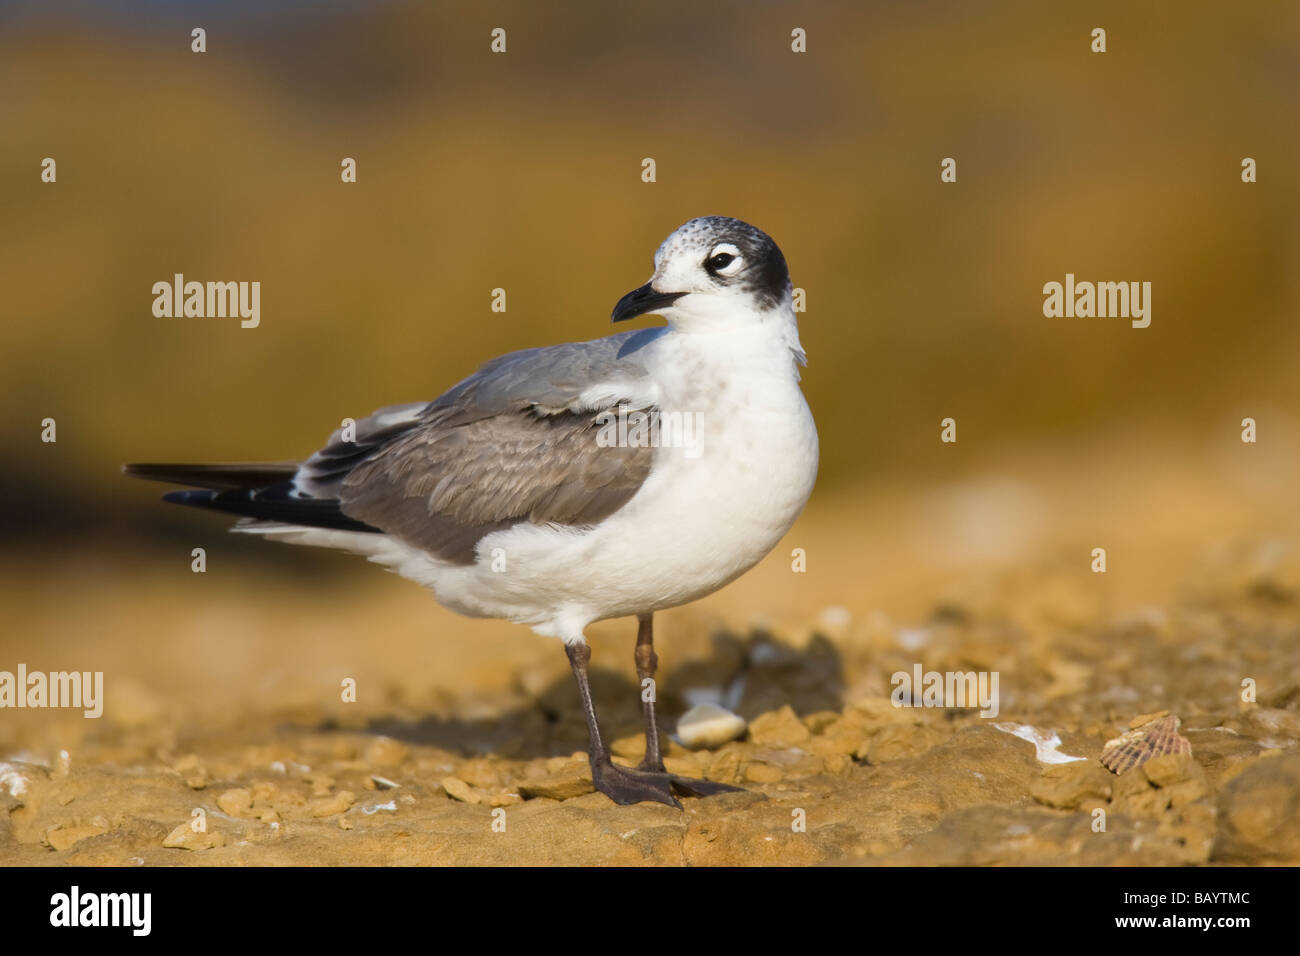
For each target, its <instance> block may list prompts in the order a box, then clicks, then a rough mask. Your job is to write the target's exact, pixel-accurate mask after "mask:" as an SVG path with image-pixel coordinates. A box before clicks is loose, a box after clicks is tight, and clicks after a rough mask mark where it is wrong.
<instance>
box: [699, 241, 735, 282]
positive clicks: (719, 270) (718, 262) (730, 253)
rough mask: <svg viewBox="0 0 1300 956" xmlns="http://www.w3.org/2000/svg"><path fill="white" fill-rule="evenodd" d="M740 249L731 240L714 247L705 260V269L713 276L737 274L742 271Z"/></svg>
mask: <svg viewBox="0 0 1300 956" xmlns="http://www.w3.org/2000/svg"><path fill="white" fill-rule="evenodd" d="M740 265H741V258H740V250H739V249H737V248H736V247H735V246H733V245H732V244H731V243H729V242H724V243H720V244H719V245H716V246H714V247H713V251H711V252H710V253H709V257H708V258H707V259H705V260H704V271H705V272H707V273H708V274H709V275H711V276H729V275H735V274H736V273H737V272H738V271H740Z"/></svg>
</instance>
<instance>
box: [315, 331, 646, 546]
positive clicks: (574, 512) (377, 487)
mask: <svg viewBox="0 0 1300 956" xmlns="http://www.w3.org/2000/svg"><path fill="white" fill-rule="evenodd" d="M665 331H666V329H664V328H653V329H642V330H639V331H635V332H627V333H623V334H621V335H614V336H610V337H608V338H604V339H597V340H596V341H593V342H577V343H571V344H567V345H556V346H551V347H549V348H540V349H528V350H526V351H522V352H512V353H510V354H508V355H503V356H501V357H499V358H496V359H493V360H492V361H490V362H488V363H487V364H486V365H484V366H483V367H482V368H481V369H479V371H478V372H476V373H475V374H473V375H471V376H470V377H469V378H467V379H465V380H464V381H462V382H461V383H460V384H458V385H456V386H455V387H454V388H452V389H451V390H450V391H448V392H447V393H446V394H444V395H443V396H442V397H440V398H438V399H435V400H434V401H433V402H430V403H429V404H427V405H423V406H421V405H418V404H416V405H402V406H392V407H390V408H386V409H382V410H380V411H378V412H375V413H374V414H373V415H371V416H369V417H368V418H364V419H361V420H360V421H358V422H357V424H356V440H355V441H353V442H345V441H343V440H342V439H343V435H342V431H341V430H340V431H337V432H335V433H334V435H333V436H332V438H331V440H330V443H329V444H328V445H327V446H326V447H325V448H324V449H322V450H321V451H319V452H317V453H316V454H315V455H313V456H312V457H311V458H310V459H308V460H307V461H306V462H305V463H304V464H303V467H302V469H301V470H300V471H299V473H298V475H297V477H296V479H295V483H296V485H297V487H298V489H299V491H300V492H301V493H303V494H308V495H311V496H313V497H330V498H336V499H338V501H339V502H340V505H341V508H342V511H343V513H344V514H346V515H347V516H349V517H352V518H355V519H357V520H359V521H363V522H365V523H366V524H369V525H372V526H374V527H377V528H380V529H382V530H383V531H385V532H387V533H388V534H391V535H393V536H394V537H397V538H399V539H401V540H403V541H405V542H406V543H408V544H411V545H414V546H416V547H420V548H423V549H424V550H426V551H429V552H431V553H433V554H436V555H438V556H439V557H441V558H443V559H445V560H449V561H455V562H458V563H463V564H471V563H473V561H474V559H475V546H476V545H477V543H478V542H479V540H480V539H482V537H483V536H484V535H486V534H489V533H491V532H493V531H497V530H501V529H503V528H508V527H510V526H511V525H514V524H517V523H519V522H521V521H531V522H533V523H536V524H545V523H555V524H560V525H569V526H584V525H590V524H593V523H595V522H597V521H600V520H601V519H602V518H605V517H607V516H609V515H610V514H613V513H614V512H615V511H617V510H618V509H619V508H621V507H622V506H623V505H624V504H626V503H627V502H628V501H629V500H630V499H631V498H632V496H633V495H635V494H636V492H637V490H638V489H639V488H640V487H641V484H642V483H643V482H644V481H645V478H646V476H647V475H648V474H649V472H650V467H651V465H652V463H653V461H654V449H653V448H649V447H645V448H619V447H600V446H599V445H598V444H597V441H596V436H597V432H598V427H599V426H598V423H597V418H598V416H599V415H600V414H601V413H602V412H606V411H611V410H615V409H616V408H617V406H618V405H620V404H626V405H628V406H629V407H630V408H636V409H643V410H651V408H652V406H650V405H649V404H647V403H646V402H645V401H644V399H643V396H644V395H645V394H646V393H647V392H648V391H649V378H648V376H647V374H646V372H645V369H644V367H643V366H642V364H641V355H640V354H639V352H640V350H641V349H642V348H643V347H645V346H646V345H649V344H650V343H651V342H653V341H654V340H655V339H656V338H658V337H659V335H661V334H663V333H664V332H665ZM596 384H600V385H604V386H608V388H606V389H604V390H603V392H604V393H605V396H604V397H603V398H602V400H601V401H599V402H597V403H595V405H593V404H592V403H591V402H584V401H583V400H581V395H582V393H583V392H584V391H586V390H587V389H589V388H590V387H591V386H592V385H596Z"/></svg>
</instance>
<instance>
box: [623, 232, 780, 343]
mask: <svg viewBox="0 0 1300 956" xmlns="http://www.w3.org/2000/svg"><path fill="white" fill-rule="evenodd" d="M789 307H790V272H789V270H788V269H787V268H786V265H785V256H783V255H781V250H780V249H778V248H777V246H776V243H775V242H773V241H772V239H771V237H770V236H768V234H767V233H765V232H763V231H762V230H761V229H755V228H754V227H753V226H751V225H750V224H749V223H747V222H741V221H740V220H739V219H728V218H727V217H726V216H704V217H703V218H700V219H692V220H691V221H690V222H688V223H686V224H685V225H683V226H681V227H679V228H678V229H677V230H676V231H675V232H674V233H673V234H672V235H671V236H669V237H668V238H667V239H665V240H664V241H663V245H661V246H660V247H659V249H658V251H656V252H655V273H654V275H653V276H651V277H650V281H649V282H647V283H646V284H645V285H643V286H641V288H639V289H634V290H632V291H631V292H629V293H628V294H627V295H625V296H623V298H621V299H619V300H618V305H616V306H614V315H613V319H614V321H615V322H621V321H622V320H623V319H632V318H635V317H636V316H638V315H645V314H646V313H648V312H654V313H656V314H659V315H662V316H664V318H666V319H668V321H669V322H670V323H672V324H673V325H674V326H679V327H685V326H690V327H693V328H699V329H707V328H722V327H727V326H731V325H736V324H746V323H751V322H755V321H762V319H763V318H764V317H765V316H767V315H769V314H771V313H773V312H776V311H781V310H787V309H789Z"/></svg>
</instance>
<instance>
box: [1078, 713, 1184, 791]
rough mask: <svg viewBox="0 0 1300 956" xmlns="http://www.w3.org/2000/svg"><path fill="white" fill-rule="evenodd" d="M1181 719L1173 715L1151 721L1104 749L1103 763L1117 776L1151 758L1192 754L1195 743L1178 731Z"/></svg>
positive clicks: (1107, 744) (1108, 744) (1109, 741)
mask: <svg viewBox="0 0 1300 956" xmlns="http://www.w3.org/2000/svg"><path fill="white" fill-rule="evenodd" d="M1181 724H1182V721H1181V720H1180V719H1179V718H1178V717H1176V716H1174V715H1173V714H1171V715H1169V716H1168V717H1161V718H1159V719H1157V720H1151V721H1148V722H1146V723H1144V724H1142V725H1141V726H1139V727H1135V728H1134V729H1133V730H1130V731H1128V732H1127V733H1124V734H1121V735H1120V736H1118V737H1116V738H1115V739H1114V740H1108V741H1106V745H1105V746H1104V747H1102V748H1101V765H1102V766H1103V767H1105V768H1106V769H1107V770H1109V771H1110V772H1111V773H1113V774H1115V776H1119V775H1120V774H1122V773H1125V772H1127V771H1129V770H1132V769H1133V768H1134V767H1140V766H1142V765H1143V764H1144V763H1146V762H1147V761H1148V760H1150V759H1151V758H1152V757H1161V756H1164V755H1165V754H1190V753H1191V752H1192V742H1191V741H1190V740H1188V739H1187V738H1186V737H1184V736H1182V734H1180V733H1179V732H1178V728H1179V726H1180V725H1181Z"/></svg>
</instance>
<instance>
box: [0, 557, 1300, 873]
mask: <svg viewBox="0 0 1300 956" xmlns="http://www.w3.org/2000/svg"><path fill="white" fill-rule="evenodd" d="M1232 566H1233V567H1239V568H1241V569H1242V570H1241V571H1240V573H1238V574H1236V576H1235V577H1233V576H1231V575H1230V576H1227V577H1221V578H1220V579H1219V580H1216V581H1215V583H1214V585H1213V586H1209V585H1207V584H1206V583H1205V582H1192V584H1191V586H1190V587H1189V588H1188V589H1186V595H1185V596H1184V597H1182V598H1180V599H1178V600H1176V601H1173V602H1170V604H1169V605H1168V606H1163V607H1155V606H1151V607H1145V608H1142V609H1140V610H1139V611H1137V612H1129V613H1126V614H1122V615H1108V614H1107V613H1105V612H1103V611H1100V610H1099V609H1098V607H1097V606H1096V605H1095V604H1094V603H1093V602H1090V601H1089V600H1088V599H1086V597H1084V596H1081V595H1082V592H1081V591H1080V589H1079V587H1077V586H1076V585H1075V584H1074V583H1072V582H1074V581H1077V578H1062V577H1061V576H1060V575H1054V574H1053V573H1051V572H1048V571H1041V572H1036V573H1025V574H1022V575H1019V576H1018V577H1016V578H1014V579H1007V578H1002V579H1000V580H999V581H998V582H997V583H996V584H990V585H989V586H988V587H986V588H985V589H984V590H983V591H979V590H978V589H977V590H976V591H974V592H973V593H969V594H967V595H965V596H964V597H963V598H962V599H961V600H954V601H945V602H943V603H941V604H939V605H937V606H935V607H933V608H932V612H931V614H930V615H929V618H928V620H927V621H926V622H925V623H923V624H921V625H920V626H914V627H907V628H903V627H899V626H897V625H896V624H894V623H892V622H891V621H889V620H888V619H886V618H885V617H884V615H883V614H880V613H875V614H865V615H855V614H852V613H850V612H849V611H847V610H845V609H843V608H840V607H827V608H825V609H824V610H823V611H822V612H820V614H819V615H817V616H816V619H815V620H814V621H812V622H810V623H809V625H808V626H807V627H805V628H802V629H797V628H790V629H789V631H788V632H787V633H769V632H767V631H764V630H753V631H751V632H749V633H745V634H736V633H729V632H727V631H726V630H723V629H719V628H716V627H714V628H708V627H704V626H697V625H698V622H697V621H695V619H692V618H684V619H678V620H677V623H676V626H675V627H674V628H673V633H672V635H671V638H670V640H668V641H666V642H661V648H660V651H661V657H663V658H664V667H663V670H662V680H661V682H660V687H661V707H662V709H663V712H664V713H665V714H666V715H667V716H668V719H667V720H666V721H665V723H666V725H667V727H668V728H669V729H671V728H672V727H673V726H674V721H675V718H676V716H677V715H679V714H681V713H682V712H683V711H684V710H685V709H686V707H687V706H688V705H689V704H690V703H691V702H692V701H695V700H699V699H706V698H711V699H714V700H722V701H725V702H726V703H728V704H729V705H730V706H731V707H732V708H733V709H734V710H735V711H736V712H738V713H739V714H740V715H742V716H743V717H744V718H746V720H747V721H748V729H747V732H746V734H745V736H744V737H743V739H740V740H736V741H733V742H729V743H726V744H723V745H721V746H719V747H716V748H714V749H710V750H702V751H690V750H687V749H685V748H684V747H682V746H681V745H680V744H678V743H676V742H675V741H672V740H669V741H667V742H666V746H667V754H668V757H667V762H668V766H669V768H670V770H673V771H675V772H678V773H682V774H686V775H690V776H700V777H705V778H707V779H711V780H718V781H723V782H726V783H731V784H735V785H738V786H740V787H743V788H744V791H745V792H742V793H735V794H728V795H725V796H718V797H712V798H708V799H686V800H684V809H683V810H680V811H679V810H676V809H673V808H670V807H667V806H661V805H657V804H641V805H637V806H633V807H618V806H615V805H614V804H613V803H611V802H610V801H609V800H608V799H607V798H606V797H605V796H603V795H601V794H599V793H595V792H593V790H592V785H591V778H590V774H589V772H588V769H587V764H586V759H585V755H584V753H583V752H582V748H583V747H584V746H585V728H584V726H583V724H582V720H581V717H580V715H579V713H578V710H577V706H576V705H577V697H576V692H575V691H574V690H573V688H572V687H571V684H570V680H569V677H568V675H567V672H566V670H565V669H564V667H563V662H562V661H555V662H554V666H549V667H547V668H538V667H536V666H533V665H531V664H530V663H529V662H528V661H526V660H525V661H521V662H520V663H519V664H518V665H517V667H515V669H514V670H512V671H507V677H506V678H505V679H503V680H501V681H499V682H498V684H497V686H496V687H495V688H493V689H491V690H486V691H485V690H482V689H470V690H465V691H464V692H462V693H447V694H443V695H441V696H440V698H439V699H438V700H436V701H428V700H419V701H410V700H407V699H405V695H404V693H403V692H402V691H401V689H400V688H397V687H391V688H389V689H388V690H387V691H386V692H385V693H384V694H382V695H380V699H376V700H374V701H372V702H370V703H367V704H357V705H353V706H352V708H351V709H349V708H347V707H340V706H332V707H331V706H324V705H312V704H310V703H296V704H294V705H293V706H291V707H288V708H285V707H279V708H277V707H272V706H270V705H264V706H261V707H258V706H256V705H242V704H241V705H239V706H238V707H235V708H234V709H233V711H232V712H231V713H227V714H225V715H224V718H222V717H221V716H213V715H211V714H209V715H208V716H207V717H205V718H204V719H202V720H199V719H196V718H192V717H183V718H177V717H176V716H173V715H169V714H168V712H167V708H166V707H164V706H162V705H160V702H159V701H158V700H157V699H155V698H153V697H151V696H150V694H149V692H148V691H147V690H146V689H144V688H142V687H138V686H136V687H130V686H126V687H120V688H119V690H118V694H117V698H116V700H115V701H114V702H113V704H114V706H112V707H110V708H109V710H108V712H106V715H105V718H104V719H103V720H101V721H97V722H86V723H93V724H94V726H93V729H91V730H88V731H83V732H80V734H79V735H77V736H75V737H73V736H68V737H65V738H60V737H58V735H51V734H48V733H47V734H45V735H44V736H41V735H31V736H30V737H28V738H20V739H19V740H18V742H17V743H18V746H15V741H14V740H13V739H10V740H9V741H8V743H9V745H10V746H9V749H8V751H6V752H7V753H8V756H7V757H6V759H5V761H4V763H3V767H0V781H2V782H3V786H2V787H0V809H3V810H4V811H6V812H4V813H0V862H2V863H4V864H8V865H13V864H19V865H59V864H80V865H117V866H122V865H269V864H331V865H334V864H399V865H438V864H572V865H594V864H629V865H640V864H656V865H659V864H667V865H682V864H687V865H713V864H787V865H788V864H822V863H853V864H882V865H900V864H904V865H911V864H922V865H932V864H979V865H983V864H1068V863H1080V864H1102V865H1177V864H1259V863H1293V864H1300V639H1298V638H1300V591H1298V589H1297V583H1300V582H1298V580H1297V575H1296V573H1295V570H1294V568H1293V567H1292V568H1288V567H1282V566H1277V565H1274V566H1272V567H1270V568H1266V569H1264V570H1260V569H1259V568H1258V567H1252V566H1250V564H1249V562H1245V563H1243V562H1237V563H1235V564H1233V565H1232ZM1187 595H1191V596H1187ZM1012 608H1014V609H1015V610H1014V611H1012V610H1010V609H1012ZM594 643H595V647H596V654H597V656H596V661H597V663H599V662H601V661H602V660H604V661H606V662H607V663H608V669H597V670H596V671H595V674H594V678H593V679H594V685H595V694H596V698H597V706H598V709H599V710H600V711H601V713H602V715H603V717H604V719H605V720H606V721H607V723H608V730H609V731H610V733H611V736H612V737H613V738H614V739H615V741H616V743H615V751H616V753H617V754H618V756H619V757H620V758H622V759H624V760H626V761H627V762H635V761H636V760H637V759H639V757H640V755H641V747H642V743H641V740H640V737H639V734H638V730H639V726H640V714H639V703H638V700H637V694H636V686H635V684H634V683H633V680H632V673H631V660H630V658H631V654H630V636H629V635H627V634H625V633H623V631H622V630H620V631H618V632H617V633H614V632H611V633H610V634H609V635H608V636H602V637H601V638H600V639H599V640H597V641H595V642H594ZM561 656H562V655H561ZM625 657H626V658H627V659H626V660H624V658H625ZM547 660H548V661H550V660H551V658H549V657H548V658H547ZM918 663H919V664H921V665H922V666H923V668H924V669H925V670H937V671H949V670H959V671H969V670H996V671H998V673H999V675H1000V688H999V689H1000V698H1001V699H1000V713H999V714H998V715H997V716H996V717H988V718H985V717H981V716H980V715H979V714H978V713H977V712H976V711H975V710H973V709H951V708H898V707H895V706H893V705H892V704H891V702H890V700H889V692H890V678H891V675H892V674H894V673H895V672H899V671H906V672H911V670H912V669H913V666H914V665H915V664H918ZM496 666H497V668H498V670H499V669H500V668H501V667H503V666H504V667H507V668H508V667H510V666H511V665H508V664H501V663H500V661H499V660H498V661H497V662H496ZM1243 682H1244V683H1243ZM1252 694H1253V697H1254V699H1253V700H1252V699H1250V698H1251V697H1252ZM372 696H374V695H372ZM1161 711H1168V712H1169V713H1171V714H1173V715H1176V716H1177V717H1179V718H1180V719H1181V731H1180V732H1181V734H1182V736H1183V737H1185V738H1186V740H1187V742H1188V743H1189V744H1190V750H1191V752H1190V754H1171V755H1168V756H1158V757H1156V758H1155V759H1152V760H1150V761H1149V762H1147V763H1145V764H1143V765H1142V766H1139V767H1136V768H1134V769H1131V770H1128V771H1127V772H1125V773H1124V774H1122V775H1119V776H1117V775H1115V774H1113V773H1111V772H1110V771H1108V770H1107V769H1105V768H1104V767H1103V766H1102V765H1101V764H1100V762H1099V758H1100V756H1101V753H1102V748H1103V745H1104V744H1105V743H1106V742H1107V741H1108V740H1110V739H1112V738H1115V737H1117V736H1119V735H1120V734H1122V733H1124V732H1125V731H1127V730H1128V729H1129V728H1130V726H1131V725H1133V724H1135V723H1141V721H1142V720H1143V719H1144V718H1143V715H1149V714H1152V713H1158V712H1161ZM1053 734H1055V735H1057V736H1058V737H1059V745H1058V744H1055V743H1053V742H1051V737H1052V735H1053ZM1033 738H1037V739H1039V740H1041V741H1044V743H1043V744H1042V745H1041V746H1040V745H1036V744H1035V743H1034V742H1032V739H1033ZM24 739H25V740H26V742H27V743H29V744H30V746H27V747H23V746H21V744H22V743H23V742H24ZM60 739H62V740H65V741H69V743H68V745H67V746H58V742H59V740H60ZM38 741H44V743H39V742H38ZM50 741H54V742H53V743H51V742H50ZM42 748H44V749H42ZM1061 755H1068V756H1074V757H1080V758H1083V759H1081V760H1074V761H1068V762H1059V763H1058V762H1052V761H1054V760H1061V759H1063V758H1062V756H1061Z"/></svg>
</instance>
